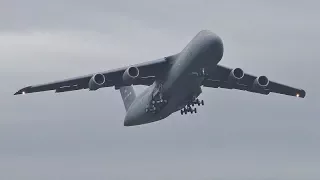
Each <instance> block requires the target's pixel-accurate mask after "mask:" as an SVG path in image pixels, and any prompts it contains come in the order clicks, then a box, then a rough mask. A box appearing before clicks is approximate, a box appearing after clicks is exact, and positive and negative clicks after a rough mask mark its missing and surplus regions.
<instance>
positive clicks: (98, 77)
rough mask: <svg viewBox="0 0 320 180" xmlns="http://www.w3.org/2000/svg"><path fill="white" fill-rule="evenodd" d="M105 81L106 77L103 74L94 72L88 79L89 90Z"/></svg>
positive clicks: (96, 87)
mask: <svg viewBox="0 0 320 180" xmlns="http://www.w3.org/2000/svg"><path fill="white" fill-rule="evenodd" d="M105 82H106V78H105V77H104V75H103V74H95V75H93V76H92V77H91V79H90V81H89V84H88V86H89V90H90V91H95V90H97V89H99V88H100V87H102V86H103V84H104V83H105Z"/></svg>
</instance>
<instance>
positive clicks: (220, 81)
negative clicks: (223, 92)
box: [202, 65, 306, 98]
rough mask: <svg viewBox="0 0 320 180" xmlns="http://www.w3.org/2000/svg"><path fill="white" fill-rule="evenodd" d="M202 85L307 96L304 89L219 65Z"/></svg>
mask: <svg viewBox="0 0 320 180" xmlns="http://www.w3.org/2000/svg"><path fill="white" fill-rule="evenodd" d="M202 85H203V86H204V87H212V88H226V89H238V90H244V91H249V92H253V93H260V94H265V95H267V94H269V93H278V94H284V95H288V96H296V97H300V98H304V97H305V96H306V92H305V91H304V90H303V89H299V88H294V87H291V86H288V85H284V84H280V83H277V82H274V81H269V79H268V78H267V77H266V76H259V77H257V76H254V75H250V74H247V73H244V72H243V71H242V69H240V68H235V69H231V68H228V67H225V66H221V65H218V66H217V68H216V69H215V71H213V72H211V73H209V74H207V77H206V78H205V80H204V81H203V83H202Z"/></svg>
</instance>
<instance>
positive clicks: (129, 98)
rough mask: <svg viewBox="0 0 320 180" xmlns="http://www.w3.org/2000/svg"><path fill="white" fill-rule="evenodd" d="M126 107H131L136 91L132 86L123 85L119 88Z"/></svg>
mask: <svg viewBox="0 0 320 180" xmlns="http://www.w3.org/2000/svg"><path fill="white" fill-rule="evenodd" d="M119 90H120V94H121V97H122V100H123V104H124V107H125V109H126V111H128V109H129V107H130V106H131V104H132V103H133V101H134V100H135V99H136V93H135V91H134V89H133V87H132V86H122V87H120V88H119Z"/></svg>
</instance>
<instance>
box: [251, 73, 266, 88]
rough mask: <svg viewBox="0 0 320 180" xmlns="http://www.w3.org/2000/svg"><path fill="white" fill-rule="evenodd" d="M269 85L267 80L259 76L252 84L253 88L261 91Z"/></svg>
mask: <svg viewBox="0 0 320 180" xmlns="http://www.w3.org/2000/svg"><path fill="white" fill-rule="evenodd" d="M268 85H269V79H268V78H267V77H266V76H259V77H257V78H256V79H255V80H254V82H253V88H254V89H256V90H263V89H265V88H266V87H268Z"/></svg>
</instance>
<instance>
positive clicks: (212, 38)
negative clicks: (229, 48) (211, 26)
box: [199, 30, 224, 59]
mask: <svg viewBox="0 0 320 180" xmlns="http://www.w3.org/2000/svg"><path fill="white" fill-rule="evenodd" d="M199 36H200V37H202V39H203V43H204V44H205V46H207V47H209V48H210V49H212V50H213V51H214V52H215V55H216V57H217V58H218V59H221V58H222V56H223V51H224V48H223V41H222V39H221V38H220V37H219V36H218V35H217V34H215V33H213V32H211V31H209V30H202V31H200V32H199Z"/></svg>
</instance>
